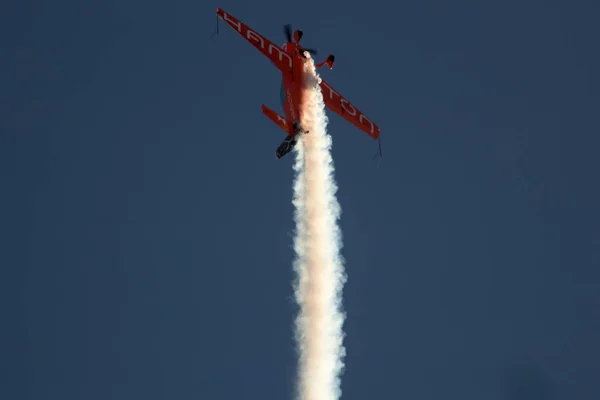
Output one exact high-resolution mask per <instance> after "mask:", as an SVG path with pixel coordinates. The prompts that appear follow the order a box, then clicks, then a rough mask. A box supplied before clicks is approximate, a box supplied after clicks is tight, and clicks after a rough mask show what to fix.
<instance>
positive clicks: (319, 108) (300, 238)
mask: <svg viewBox="0 0 600 400" xmlns="http://www.w3.org/2000/svg"><path fill="white" fill-rule="evenodd" d="M307 55H308V53H307ZM305 72H306V88H305V89H304V96H303V99H304V100H303V102H302V103H303V104H302V105H301V115H302V117H301V121H300V122H301V124H302V127H303V128H304V129H306V130H309V131H310V133H308V134H307V135H303V137H302V138H301V140H299V141H298V144H297V145H296V161H295V164H294V170H295V172H296V174H295V182H294V205H295V208H296V209H295V220H296V237H295V239H294V247H295V251H296V260H295V262H294V269H295V271H296V273H297V282H296V285H295V291H296V300H297V302H298V304H299V306H300V313H299V315H298V318H297V320H296V339H297V342H298V350H299V357H300V360H299V376H298V388H297V390H298V398H299V400H336V399H338V398H339V397H340V396H341V390H340V375H341V373H342V369H343V367H344V363H343V358H344V356H345V349H344V347H343V338H344V333H343V331H342V325H343V323H344V318H345V315H344V313H343V310H342V306H341V302H342V293H341V291H342V287H343V285H344V283H345V281H346V275H345V273H344V265H343V258H342V256H341V254H340V250H341V247H342V238H341V232H340V229H339V226H338V224H337V220H338V219H339V217H340V213H341V209H340V206H339V203H338V202H337V199H336V197H335V193H336V191H337V186H336V184H335V180H334V168H333V160H332V158H331V153H330V150H331V136H329V135H328V134H327V130H326V128H327V117H326V116H325V111H324V107H325V106H324V104H323V96H322V94H321V90H320V87H319V85H318V83H319V79H320V78H319V77H318V75H317V73H316V71H315V67H314V63H313V61H312V59H311V58H310V57H308V62H307V63H306V71H305Z"/></svg>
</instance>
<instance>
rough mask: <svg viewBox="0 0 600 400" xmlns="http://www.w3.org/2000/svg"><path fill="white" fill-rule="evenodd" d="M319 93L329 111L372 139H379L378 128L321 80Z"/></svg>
mask: <svg viewBox="0 0 600 400" xmlns="http://www.w3.org/2000/svg"><path fill="white" fill-rule="evenodd" d="M320 85H321V91H322V92H323V100H324V101H325V105H326V106H327V107H329V109H331V110H333V111H335V112H336V113H337V114H338V115H340V116H341V117H342V118H344V119H345V120H346V121H348V122H350V123H351V124H352V125H354V126H356V127H357V128H358V129H360V130H361V131H363V132H364V133H366V134H367V135H369V136H371V137H372V138H373V139H377V138H378V137H379V127H378V126H377V125H376V124H374V123H373V122H371V121H370V120H369V119H368V118H367V117H366V116H365V115H364V114H363V113H362V112H361V111H360V110H359V109H358V108H356V107H354V106H353V105H352V104H350V102H349V101H348V100H346V99H344V98H343V97H342V95H341V94H339V93H338V92H336V91H335V90H334V89H333V88H332V87H331V85H329V84H328V83H327V82H325V81H324V80H321V84H320Z"/></svg>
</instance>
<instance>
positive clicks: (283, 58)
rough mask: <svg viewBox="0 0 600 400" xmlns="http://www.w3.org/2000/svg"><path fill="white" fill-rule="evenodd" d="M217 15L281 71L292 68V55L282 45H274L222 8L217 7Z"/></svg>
mask: <svg viewBox="0 0 600 400" xmlns="http://www.w3.org/2000/svg"><path fill="white" fill-rule="evenodd" d="M217 15H218V16H219V17H221V19H223V21H225V22H227V24H228V25H229V26H231V27H232V28H233V29H235V30H236V31H237V32H238V33H239V34H240V35H242V36H243V37H244V39H246V40H247V41H248V42H249V43H250V44H251V45H252V46H254V47H256V48H257V49H258V50H259V51H260V52H261V53H263V54H264V55H265V56H267V57H268V58H269V60H271V61H272V62H273V64H275V66H276V67H277V68H279V69H280V70H281V71H283V72H286V71H291V70H292V57H290V55H289V54H287V53H286V52H285V50H283V49H282V48H281V47H279V46H276V45H274V44H273V43H272V42H271V41H269V40H268V39H267V38H265V37H263V36H262V35H260V34H258V33H256V32H255V31H253V30H252V29H250V28H249V27H248V26H247V25H246V24H244V23H243V22H241V21H239V20H238V19H236V18H235V17H233V16H231V15H230V14H227V13H226V12H225V11H223V10H221V9H220V8H217Z"/></svg>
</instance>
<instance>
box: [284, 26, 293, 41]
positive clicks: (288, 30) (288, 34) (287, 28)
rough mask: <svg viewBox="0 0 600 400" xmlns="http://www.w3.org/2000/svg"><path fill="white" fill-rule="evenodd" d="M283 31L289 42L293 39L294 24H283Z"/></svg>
mask: <svg viewBox="0 0 600 400" xmlns="http://www.w3.org/2000/svg"><path fill="white" fill-rule="evenodd" d="M283 33H284V34H285V38H286V39H287V41H288V42H291V41H292V26H291V25H290V24H287V25H284V26H283Z"/></svg>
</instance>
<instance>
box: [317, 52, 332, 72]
mask: <svg viewBox="0 0 600 400" xmlns="http://www.w3.org/2000/svg"><path fill="white" fill-rule="evenodd" d="M334 62H335V56H334V55H333V54H330V55H329V57H327V59H326V60H325V61H323V62H322V63H319V64H315V68H321V67H322V66H323V65H325V64H327V67H328V68H329V69H332V68H333V63H334Z"/></svg>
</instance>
